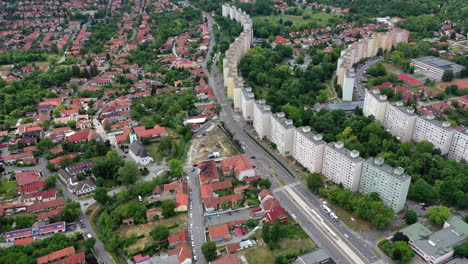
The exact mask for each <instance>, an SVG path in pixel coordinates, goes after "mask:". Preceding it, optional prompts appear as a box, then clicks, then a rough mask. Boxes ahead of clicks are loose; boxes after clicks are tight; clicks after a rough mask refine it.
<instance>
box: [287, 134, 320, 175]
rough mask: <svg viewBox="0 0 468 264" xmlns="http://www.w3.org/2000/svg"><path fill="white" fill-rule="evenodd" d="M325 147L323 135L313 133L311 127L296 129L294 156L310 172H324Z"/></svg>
mask: <svg viewBox="0 0 468 264" xmlns="http://www.w3.org/2000/svg"><path fill="white" fill-rule="evenodd" d="M325 145H326V143H325V141H323V140H322V135H320V134H313V133H311V132H310V127H309V126H303V127H298V128H296V129H294V136H293V151H292V156H293V158H294V159H295V160H297V162H299V164H301V165H302V166H304V167H305V168H306V169H308V170H309V171H310V172H317V173H320V172H321V171H322V161H323V151H324V149H325Z"/></svg>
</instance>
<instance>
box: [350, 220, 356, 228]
mask: <svg viewBox="0 0 468 264" xmlns="http://www.w3.org/2000/svg"><path fill="white" fill-rule="evenodd" d="M351 221H353V230H354V226H355V225H356V219H354V218H353V217H351Z"/></svg>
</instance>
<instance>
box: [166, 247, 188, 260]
mask: <svg viewBox="0 0 468 264" xmlns="http://www.w3.org/2000/svg"><path fill="white" fill-rule="evenodd" d="M168 255H169V256H172V255H177V258H178V260H179V263H182V262H184V261H185V260H186V259H192V251H191V250H190V246H189V245H187V244H185V243H181V244H177V246H176V248H175V249H172V250H169V252H168Z"/></svg>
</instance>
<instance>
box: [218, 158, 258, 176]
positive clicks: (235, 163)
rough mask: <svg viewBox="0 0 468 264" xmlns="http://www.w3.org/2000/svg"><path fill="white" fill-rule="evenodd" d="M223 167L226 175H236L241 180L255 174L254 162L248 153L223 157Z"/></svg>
mask: <svg viewBox="0 0 468 264" xmlns="http://www.w3.org/2000/svg"><path fill="white" fill-rule="evenodd" d="M221 169H222V171H223V173H224V175H236V178H237V179H238V180H240V181H242V180H243V179H244V178H248V177H254V176H255V170H254V167H253V163H252V161H251V160H250V158H249V156H247V154H241V155H237V156H232V157H228V158H224V159H222V160H221Z"/></svg>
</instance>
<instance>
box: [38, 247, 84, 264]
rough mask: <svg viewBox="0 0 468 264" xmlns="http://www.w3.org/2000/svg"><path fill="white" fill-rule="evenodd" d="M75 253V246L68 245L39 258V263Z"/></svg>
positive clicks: (42, 263)
mask: <svg viewBox="0 0 468 264" xmlns="http://www.w3.org/2000/svg"><path fill="white" fill-rule="evenodd" d="M74 254H75V247H73V246H71V247H67V248H64V249H60V250H57V251H54V252H52V253H50V254H47V255H45V256H42V257H39V258H37V259H36V260H37V264H45V263H49V262H52V261H56V260H59V259H61V258H64V257H68V256H71V255H74Z"/></svg>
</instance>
